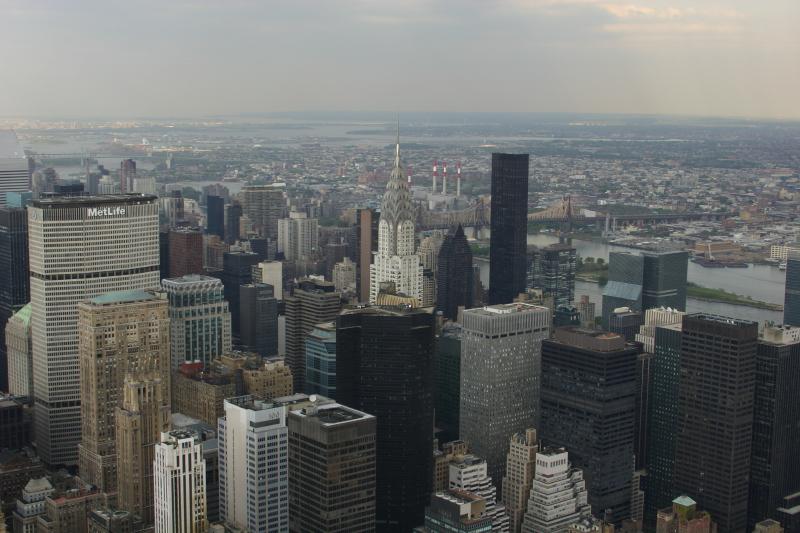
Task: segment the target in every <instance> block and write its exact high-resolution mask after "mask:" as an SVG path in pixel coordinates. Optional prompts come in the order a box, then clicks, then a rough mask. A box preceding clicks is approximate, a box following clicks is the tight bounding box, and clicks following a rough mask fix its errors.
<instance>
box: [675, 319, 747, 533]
mask: <svg viewBox="0 0 800 533" xmlns="http://www.w3.org/2000/svg"><path fill="white" fill-rule="evenodd" d="M757 344H758V324H757V323H755V322H749V321H744V320H735V319H731V318H726V317H719V316H714V315H707V314H693V315H686V316H685V317H683V333H682V338H681V362H680V365H681V367H680V387H679V400H678V419H677V420H678V424H677V428H676V433H677V441H676V444H675V474H674V481H673V486H674V490H675V491H676V492H678V493H684V494H686V495H688V496H690V497H691V498H694V499H695V500H696V501H697V503H698V504H699V505H701V506H702V507H703V508H704V509H706V510H707V511H708V512H709V513H710V514H711V516H713V517H714V520H715V521H716V522H717V525H718V528H719V532H720V533H733V532H738V531H744V530H745V527H746V526H747V500H748V489H749V487H748V476H749V473H750V452H751V443H752V435H753V401H754V395H755V385H756V359H757V355H756V352H757ZM759 416H760V414H759Z"/></svg>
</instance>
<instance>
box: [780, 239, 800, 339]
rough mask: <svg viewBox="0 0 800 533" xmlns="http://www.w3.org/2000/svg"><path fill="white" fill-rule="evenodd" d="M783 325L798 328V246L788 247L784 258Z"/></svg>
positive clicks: (799, 247)
mask: <svg viewBox="0 0 800 533" xmlns="http://www.w3.org/2000/svg"><path fill="white" fill-rule="evenodd" d="M783 323H784V324H786V325H787V326H800V245H796V244H795V245H793V246H790V247H789V250H788V252H787V256H786V286H785V289H784V300H783Z"/></svg>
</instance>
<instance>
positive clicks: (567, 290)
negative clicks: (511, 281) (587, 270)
mask: <svg viewBox="0 0 800 533" xmlns="http://www.w3.org/2000/svg"><path fill="white" fill-rule="evenodd" d="M577 257H578V256H577V252H576V251H575V248H573V247H572V246H569V245H567V244H551V245H550V246H547V247H545V248H541V249H536V250H535V251H534V253H533V263H534V265H533V280H532V282H533V284H532V288H536V289H541V290H542V294H543V295H544V296H552V297H553V302H554V305H555V308H556V309H558V308H559V307H572V302H573V301H575V270H576V268H577Z"/></svg>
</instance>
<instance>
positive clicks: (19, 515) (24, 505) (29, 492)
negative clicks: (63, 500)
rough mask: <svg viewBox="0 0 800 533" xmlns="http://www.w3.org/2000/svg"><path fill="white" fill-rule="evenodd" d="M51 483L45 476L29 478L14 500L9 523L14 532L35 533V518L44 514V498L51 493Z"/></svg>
mask: <svg viewBox="0 0 800 533" xmlns="http://www.w3.org/2000/svg"><path fill="white" fill-rule="evenodd" d="M54 490H55V489H54V488H53V485H52V484H51V483H50V481H49V480H48V479H47V478H46V477H41V478H31V479H30V480H29V481H28V482H27V483H26V484H25V488H24V489H22V494H21V495H20V497H19V498H17V500H16V506H15V508H14V512H13V513H12V514H11V523H12V524H13V529H12V531H14V532H15V533H36V518H37V517H38V516H39V515H41V514H44V509H45V500H46V499H47V497H48V496H50V495H51V494H53V491H54Z"/></svg>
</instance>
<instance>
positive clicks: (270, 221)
mask: <svg viewBox="0 0 800 533" xmlns="http://www.w3.org/2000/svg"><path fill="white" fill-rule="evenodd" d="M283 193H284V187H282V186H280V185H247V186H245V187H244V188H243V189H242V194H241V196H242V207H241V210H242V214H244V215H246V216H247V218H249V219H250V221H251V222H252V223H253V226H254V228H255V230H256V231H257V232H258V234H259V235H261V236H263V237H267V238H269V239H272V240H273V241H277V240H278V220H280V219H281V218H283V213H284V212H285V211H286V200H285V199H284V197H283ZM237 225H238V221H237ZM237 238H238V233H237Z"/></svg>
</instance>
